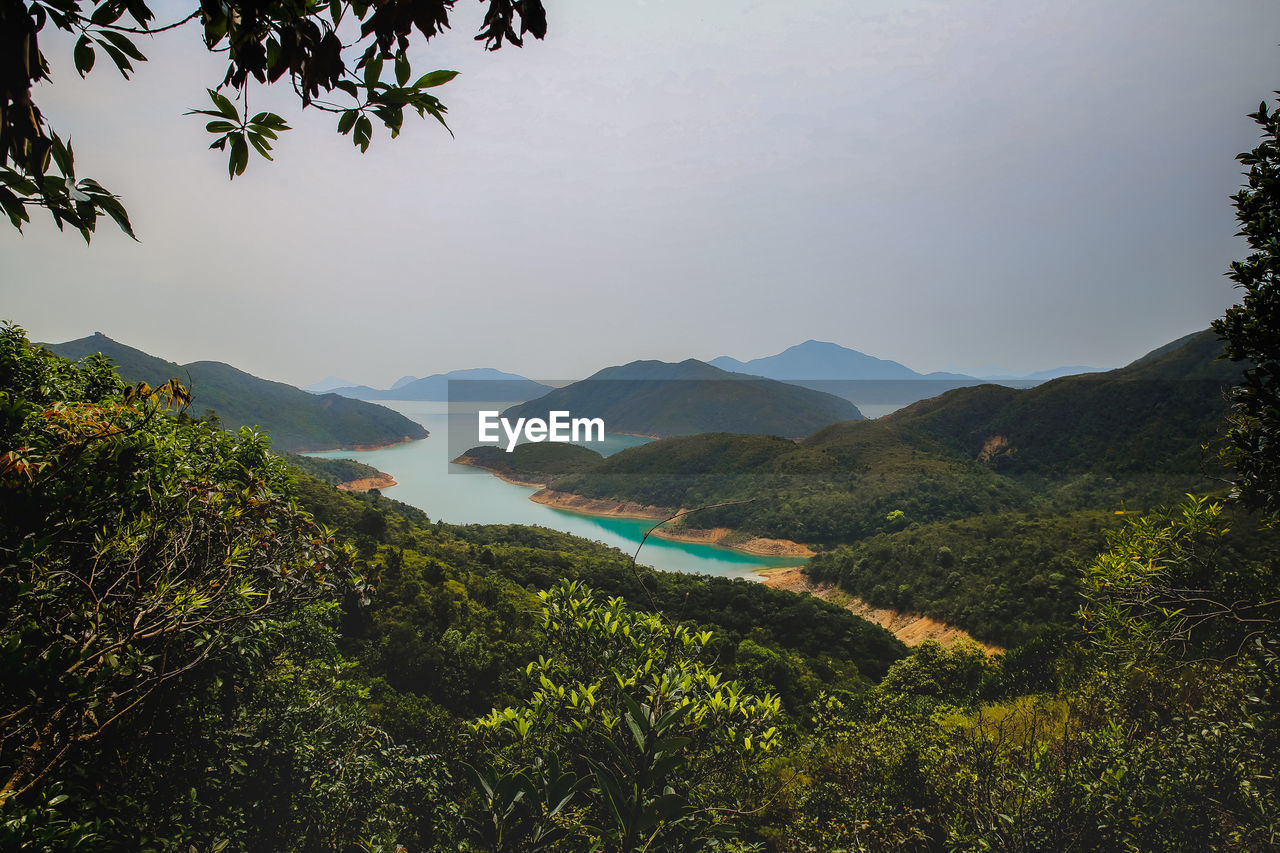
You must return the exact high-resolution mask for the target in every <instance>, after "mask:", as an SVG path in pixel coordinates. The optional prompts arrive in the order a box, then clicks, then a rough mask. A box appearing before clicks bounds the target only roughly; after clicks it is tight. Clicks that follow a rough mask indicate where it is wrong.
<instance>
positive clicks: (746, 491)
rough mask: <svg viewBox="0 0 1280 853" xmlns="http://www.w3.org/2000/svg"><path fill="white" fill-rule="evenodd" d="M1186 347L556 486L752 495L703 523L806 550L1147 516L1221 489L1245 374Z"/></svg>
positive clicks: (684, 444) (1208, 340) (677, 447)
mask: <svg viewBox="0 0 1280 853" xmlns="http://www.w3.org/2000/svg"><path fill="white" fill-rule="evenodd" d="M1178 344H1179V345H1178V346H1176V347H1174V348H1173V349H1162V351H1157V353H1156V354H1154V355H1151V356H1146V357H1144V358H1142V359H1139V360H1138V361H1136V362H1134V363H1133V364H1131V365H1129V366H1128V367H1124V368H1121V369H1119V370H1114V371H1110V372H1108V373H1100V374H1087V375H1082V376H1074V377H1065V378H1062V379H1057V380H1054V381H1052V382H1048V383H1045V384H1044V385H1041V386H1038V387H1036V388H1032V389H1027V390H1014V389H1010V388H1005V387H1001V386H995V385H983V386H978V387H974V388H961V389H957V390H954V391H950V392H948V393H946V394H943V395H941V396H939V397H937V398H934V399H932V400H927V401H922V402H919V403H916V404H915V405H913V406H911V407H909V408H907V409H904V410H902V411H899V412H895V413H894V414H892V415H889V416H887V417H884V418H880V419H877V420H874V421H854V422H848V423H841V424H836V425H833V426H830V427H827V428H826V429H823V430H821V431H819V432H817V433H815V434H814V435H812V436H810V437H809V438H807V439H805V440H804V441H802V442H800V443H799V444H795V443H792V442H788V441H778V440H770V439H764V438H761V437H750V436H733V435H724V434H714V435H698V436H690V437H686V438H677V439H668V440H665V441H660V442H653V443H651V444H648V445H645V446H643V447H636V448H631V449H629V450H625V451H623V452H621V453H618V454H615V455H613V456H611V457H609V458H608V459H606V460H604V461H603V462H602V463H600V464H599V465H598V466H596V467H595V468H593V469H591V470H589V471H586V472H582V473H578V474H571V475H567V476H564V477H561V478H559V479H557V480H555V481H554V482H553V483H552V484H551V487H552V488H554V489H556V490H560V491H566V492H572V493H575V494H582V495H586V496H589V497H594V498H605V499H617V500H629V501H637V502H639V503H644V504H648V505H653V506H663V507H672V508H676V507H693V506H702V505H706V504H711V503H717V502H721V501H731V500H741V499H745V498H754V499H755V500H754V501H753V502H752V503H751V504H748V505H745V506H735V507H727V508H724V509H719V510H713V511H708V512H705V513H702V514H700V515H699V516H698V525H699V526H702V527H713V526H715V527H721V526H723V527H733V528H737V529H740V530H742V531H744V532H747V533H750V534H753V535H758V536H771V537H780V538H784V539H794V540H797V541H801V542H807V543H811V544H835V543H840V542H853V541H857V540H859V539H861V538H863V537H866V536H869V535H872V534H875V533H877V532H881V531H886V530H893V529H897V528H900V527H904V526H906V525H908V524H910V523H912V522H920V523H928V522H934V521H942V520H948V519H960V518H968V517H972V516H977V515H983V514H987V513H995V512H1005V511H1010V510H1026V509H1035V510H1037V511H1044V510H1050V511H1055V512H1058V511H1063V512H1068V511H1077V510H1087V509H1106V510H1114V509H1120V508H1122V506H1127V507H1128V508H1130V509H1141V508H1143V507H1148V506H1153V505H1155V504H1160V503H1164V502H1167V501H1170V500H1176V499H1177V498H1178V497H1179V496H1180V495H1182V494H1183V493H1185V492H1187V491H1190V490H1202V491H1203V490H1210V489H1213V488H1214V487H1215V485H1216V483H1215V480H1214V479H1213V476H1212V474H1213V472H1212V470H1210V463H1209V461H1208V460H1207V459H1206V458H1204V454H1203V453H1202V451H1201V445H1202V444H1203V443H1204V442H1205V441H1207V440H1209V439H1210V438H1211V437H1212V436H1213V434H1214V431H1215V429H1218V428H1219V427H1220V423H1221V418H1222V416H1223V415H1224V414H1225V412H1226V403H1225V400H1224V397H1223V392H1224V390H1225V387H1226V386H1227V385H1228V384H1230V383H1231V381H1232V378H1233V377H1234V376H1235V375H1236V370H1237V368H1235V367H1233V366H1231V365H1230V364H1228V363H1225V362H1219V361H1216V360H1215V359H1216V358H1217V355H1218V353H1219V352H1220V351H1221V345H1220V344H1219V343H1218V342H1217V341H1216V339H1214V337H1213V335H1212V333H1210V332H1203V333H1200V334H1198V335H1195V336H1192V337H1191V338H1189V339H1186V340H1184V341H1181V342H1178ZM890 517H891V518H890Z"/></svg>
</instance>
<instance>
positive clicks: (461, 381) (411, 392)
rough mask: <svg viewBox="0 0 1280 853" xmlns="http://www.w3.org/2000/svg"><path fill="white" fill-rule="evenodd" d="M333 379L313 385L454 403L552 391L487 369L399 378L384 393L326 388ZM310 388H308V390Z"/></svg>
mask: <svg viewBox="0 0 1280 853" xmlns="http://www.w3.org/2000/svg"><path fill="white" fill-rule="evenodd" d="M335 380H336V377H329V379H328V380H322V381H321V382H320V383H316V386H315V387H318V388H324V389H325V391H326V392H327V393H331V394H340V395H341V396H343V397H351V398H353V399H357V400H434V401H440V402H447V401H452V402H455V403H467V402H486V401H492V400H497V401H503V402H509V401H511V400H531V399H533V398H534V397H539V396H541V395H543V394H545V393H547V392H548V391H550V390H552V387H551V386H550V385H544V384H542V383H541V382H535V381H533V380H532V379H527V378H525V377H524V376H520V375H519V374H516V373H505V372H503V371H501V370H494V369H493V368H489V367H477V368H470V369H467V370H451V371H449V372H448V373H435V374H432V375H431V376H425V377H423V378H421V379H419V378H417V377H414V376H402V377H401V378H400V379H398V380H396V382H395V384H394V385H392V386H391V387H390V388H388V389H385V390H379V389H377V388H370V387H369V386H368V385H346V386H341V385H339V386H329V382H331V381H335ZM310 389H311V386H309V387H308V390H310Z"/></svg>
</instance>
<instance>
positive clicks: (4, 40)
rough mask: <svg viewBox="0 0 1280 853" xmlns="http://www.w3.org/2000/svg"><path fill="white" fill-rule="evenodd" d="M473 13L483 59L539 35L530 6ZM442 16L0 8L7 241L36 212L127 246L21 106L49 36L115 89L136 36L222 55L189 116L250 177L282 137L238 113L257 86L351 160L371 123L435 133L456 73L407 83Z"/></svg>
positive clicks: (105, 195) (244, 7)
mask: <svg viewBox="0 0 1280 853" xmlns="http://www.w3.org/2000/svg"><path fill="white" fill-rule="evenodd" d="M481 2H483V3H485V4H486V5H487V7H488V8H487V10H486V13H485V16H484V21H483V24H482V25H481V29H480V33H479V34H478V35H477V36H476V40H477V41H482V42H484V45H485V47H486V48H488V49H489V50H498V49H499V48H501V47H502V45H503V43H504V42H506V43H509V44H514V45H516V46H521V45H522V44H523V40H524V37H525V36H526V35H533V36H534V37H535V38H539V39H540V38H542V37H543V36H544V35H545V34H546V30H547V17H546V12H545V10H544V9H543V7H542V2H541V0H481ZM454 3H455V0H385V2H372V3H370V2H364V0H330V2H318V0H304V2H289V0H230V2H212V0H201V2H198V3H195V4H193V8H190V11H189V12H186V13H185V14H184V13H183V12H178V13H177V14H176V15H175V17H174V19H173V20H169V21H158V20H156V15H155V13H154V12H153V11H152V9H151V8H150V7H148V5H147V4H146V2H145V0H97V2H95V0H0V210H3V212H4V213H5V215H7V216H8V217H9V221H10V222H11V223H12V224H13V226H14V227H15V228H18V229H21V228H22V226H23V223H26V222H29V221H30V218H31V217H30V213H29V208H31V207H43V208H45V209H46V210H48V211H49V213H50V214H51V215H52V216H53V219H54V222H56V223H57V225H58V227H59V228H60V229H61V228H62V227H63V226H64V225H70V226H71V227H72V228H75V229H76V230H78V231H79V232H80V233H81V235H83V236H84V239H85V240H86V241H88V240H89V239H90V236H91V235H92V233H93V231H94V229H95V227H96V225H97V221H98V219H99V218H100V217H102V216H107V217H109V218H110V219H111V220H113V221H114V222H115V223H116V224H117V225H118V226H119V227H120V228H121V229H122V230H123V231H124V232H125V233H126V234H129V235H130V236H133V226H132V225H131V224H130V222H129V216H128V213H127V212H126V210H125V208H124V205H123V204H122V203H121V201H120V198H119V197H118V196H117V195H115V194H114V193H113V192H111V191H110V190H108V189H106V188H105V187H103V186H102V185H101V184H99V183H98V182H97V181H95V180H93V179H92V178H77V177H76V172H75V153H74V151H73V149H72V146H71V144H70V141H69V140H63V139H62V138H61V137H60V136H59V135H58V134H57V132H56V131H54V130H53V128H52V126H51V125H50V123H49V121H48V120H47V119H46V117H45V115H44V114H43V113H42V112H41V110H40V108H39V106H37V105H36V103H35V101H34V100H33V95H32V87H33V85H34V84H36V83H39V82H41V81H50V80H51V79H52V78H51V74H50V69H51V66H50V62H49V59H48V57H47V56H46V55H45V54H44V52H43V51H42V50H41V48H40V42H39V38H40V35H41V33H43V32H45V31H46V28H47V27H49V26H53V27H55V28H57V29H60V30H64V31H66V32H68V33H71V34H72V35H73V36H78V37H77V38H76V42H75V47H74V49H73V51H72V56H71V59H72V63H73V65H74V67H75V69H76V71H77V72H79V74H80V75H81V76H84V75H86V74H88V73H89V72H90V71H92V70H93V68H94V67H95V65H96V64H97V59H98V56H99V54H100V53H101V54H104V55H105V56H106V57H107V59H109V60H110V61H111V63H112V64H113V65H114V66H115V67H116V69H117V70H118V71H119V72H120V73H121V74H122V75H123V76H124V77H125V78H126V79H128V77H129V75H130V73H132V72H133V70H134V63H135V62H144V61H146V56H145V55H144V54H143V53H142V51H141V50H139V48H138V46H137V43H136V37H137V36H140V35H141V36H151V35H157V34H160V33H164V32H168V31H170V30H179V29H188V28H190V27H198V28H200V30H201V35H202V40H203V48H204V49H206V50H208V51H211V52H214V53H219V54H225V56H226V57H227V69H226V73H225V75H224V76H223V78H222V79H221V80H219V81H211V82H213V83H214V84H215V85H214V87H213V88H210V89H208V98H209V101H210V103H209V104H208V106H206V107H205V108H204V109H196V110H192V111H191V112H192V114H196V115H202V116H205V117H207V118H208V119H209V121H208V123H207V124H206V129H207V130H208V131H209V133H210V134H212V135H213V137H214V138H213V142H212V143H211V145H210V147H211V148H216V149H219V150H222V151H226V152H227V171H228V174H229V175H230V176H231V177H232V178H234V177H235V176H236V175H239V174H242V173H243V172H244V170H245V168H246V167H247V166H248V163H249V157H250V149H253V150H255V151H257V152H258V154H259V155H261V156H262V157H265V158H266V159H268V160H270V159H271V143H272V142H273V141H274V140H275V139H276V138H277V137H278V136H279V134H280V133H282V132H284V131H286V130H289V125H288V123H287V121H286V120H285V118H284V117H282V116H280V115H277V114H275V113H273V112H266V111H263V112H257V113H254V114H252V115H251V114H250V113H249V110H248V109H247V104H248V98H247V92H248V90H249V88H250V87H251V86H252V85H253V84H255V83H256V84H260V85H270V84H275V83H280V82H282V81H283V82H286V84H287V85H288V86H290V87H291V88H292V89H293V91H294V93H295V94H296V95H297V98H298V100H299V102H300V104H301V106H302V107H303V108H312V109H317V110H322V111H324V112H330V113H333V114H334V115H335V116H336V119H337V130H338V132H339V133H342V134H345V135H349V136H350V137H351V139H352V142H353V143H354V144H355V146H356V147H357V148H359V149H360V150H361V151H362V152H363V151H366V150H368V148H369V144H370V141H371V140H372V138H373V129H374V122H375V121H376V122H378V123H380V124H381V125H382V126H383V127H385V128H386V129H387V131H389V132H390V134H391V136H392V137H393V138H394V137H395V136H397V135H398V134H399V133H400V129H401V127H402V126H403V123H404V117H405V112H406V110H410V111H413V112H416V113H417V114H418V115H419V116H428V115H429V116H431V117H433V118H435V119H436V120H438V121H439V122H440V123H441V124H445V119H444V117H445V113H446V107H445V105H444V104H442V103H441V102H440V100H439V99H438V98H437V97H436V96H435V95H434V94H432V92H431V90H433V89H435V88H436V87H438V86H440V85H442V84H444V83H447V82H449V81H450V80H452V79H453V78H454V77H455V76H457V72H456V71H448V70H434V71H429V72H427V73H425V74H422V73H416V72H415V71H414V69H413V67H412V63H411V61H410V59H409V48H410V45H411V44H412V43H413V42H414V41H415V40H421V41H423V42H425V41H428V40H430V39H431V38H433V37H434V36H436V35H438V34H439V33H441V32H442V31H444V30H445V29H447V28H448V27H449V12H450V11H451V10H452V8H453V6H454ZM237 101H239V102H240V105H239V106H237V103H236V102H237ZM445 127H446V128H447V127H448V125H445Z"/></svg>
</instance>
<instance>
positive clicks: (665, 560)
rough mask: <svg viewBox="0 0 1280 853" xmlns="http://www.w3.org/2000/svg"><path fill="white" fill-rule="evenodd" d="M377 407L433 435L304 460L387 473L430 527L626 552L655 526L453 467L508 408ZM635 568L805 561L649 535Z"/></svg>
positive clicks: (600, 446) (751, 570)
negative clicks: (551, 500) (524, 532)
mask: <svg viewBox="0 0 1280 853" xmlns="http://www.w3.org/2000/svg"><path fill="white" fill-rule="evenodd" d="M379 404H380V405H383V406H386V407H387V408H390V409H395V410H396V411H397V412H400V413H401V414H403V415H404V416H406V417H408V418H411V419H412V420H415V421H417V422H418V423H420V424H422V425H423V426H425V427H426V428H427V429H428V430H429V431H430V433H431V435H430V437H428V438H425V439H423V440H421V441H411V442H407V443H405V444H397V445H395V446H393V447H386V448H382V449H380V450H362V451H354V450H335V451H328V452H320V453H310V454H307V455H309V456H322V457H324V456H327V457H333V458H341V459H356V460H358V461H360V462H364V463H365V464H367V465H372V466H373V467H375V468H377V469H378V470H379V471H383V472H385V473H387V474H390V475H391V476H392V477H393V478H394V479H395V480H396V483H397V485H395V486H392V487H390V488H386V489H383V490H382V493H383V494H384V495H386V496H387V497H389V498H394V499H396V500H398V501H403V502H404V503H407V504H409V505H411V506H415V507H417V508H419V509H421V510H422V511H424V512H425V513H427V515H428V516H430V518H431V519H432V520H433V521H437V520H438V521H444V522H448V523H450V524H535V525H541V526H543V527H549V528H552V529H553V530H561V531H564V532H565V533H572V534H574V535H575V536H582V537H584V538H586V539H592V540H595V541H598V542H603V543H605V544H606V545H611V546H613V547H615V548H619V549H621V550H622V551H623V552H625V553H627V554H634V553H635V551H636V548H637V547H638V546H639V545H640V540H641V538H642V537H643V536H644V534H645V531H647V530H648V529H649V528H650V527H652V526H653V524H654V522H652V521H648V520H645V519H636V518H616V517H609V516H592V515H584V514H581V513H574V512H568V511H566V510H560V509H553V508H552V507H549V506H545V505H543V504H539V503H534V502H533V501H531V500H529V496H530V495H531V494H533V493H534V492H535V491H537V489H534V488H531V487H528V486H517V485H514V484H512V483H508V482H505V481H503V480H500V479H498V478H497V477H495V476H493V475H492V474H490V473H489V472H488V471H484V470H482V469H479V468H472V467H469V466H466V465H455V464H453V463H452V462H450V460H451V459H455V458H457V457H458V456H459V455H461V454H462V453H463V452H464V451H466V450H467V449H469V448H471V447H474V446H475V445H476V444H477V441H476V440H475V437H476V412H477V411H479V410H481V409H496V410H501V409H504V408H506V407H507V406H508V405H511V404H510V403H501V402H499V403H467V404H465V405H464V406H460V405H459V404H457V403H454V404H452V405H451V404H449V403H444V402H435V401H417V400H403V401H402V400H390V401H382V400H380V401H379ZM450 427H452V429H450ZM646 441H648V439H645V438H641V437H639V436H631V435H620V434H616V433H607V434H606V435H605V441H604V442H592V443H591V444H588V445H587V446H589V447H591V449H593V450H596V451H597V452H599V453H602V454H603V455H605V456H608V455H610V454H612V453H616V452H618V451H620V450H623V449H624V448H626V447H632V446H635V445H637V444H643V443H644V442H646ZM639 562H640V563H642V564H644V565H648V566H653V567H654V568H655V569H659V570H661V571H673V572H689V573H692V574H706V575H720V576H727V577H745V578H753V577H755V572H757V571H759V570H760V569H763V568H769V567H773V566H798V565H802V564H803V563H804V562H805V560H804V559H803V558H794V557H792V558H788V557H762V556H756V555H754V554H744V553H742V552H740V551H734V550H732V549H729V548H720V547H717V546H714V545H704V544H697V543H690V542H673V541H670V540H667V539H658V538H656V537H653V536H650V537H649V539H648V540H647V541H646V542H645V543H644V547H643V548H642V549H641V551H640V557H639Z"/></svg>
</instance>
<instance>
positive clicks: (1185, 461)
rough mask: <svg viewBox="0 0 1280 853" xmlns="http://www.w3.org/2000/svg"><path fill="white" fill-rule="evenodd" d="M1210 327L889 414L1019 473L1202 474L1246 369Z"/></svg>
mask: <svg viewBox="0 0 1280 853" xmlns="http://www.w3.org/2000/svg"><path fill="white" fill-rule="evenodd" d="M1221 353H1222V343H1221V342H1220V341H1219V340H1218V339H1217V336H1216V335H1215V334H1214V333H1213V332H1212V331H1210V330H1208V329H1206V330H1205V331H1202V332H1198V333H1196V334H1193V335H1188V336H1187V337H1185V338H1181V339H1179V340H1177V341H1174V342H1173V343H1171V344H1168V345H1166V346H1164V347H1160V348H1159V349H1157V350H1155V351H1154V352H1152V353H1149V354H1147V355H1145V356H1143V357H1142V358H1139V359H1137V360H1136V361H1134V362H1133V363H1131V364H1129V365H1127V366H1126V367H1122V368H1119V369H1117V370H1111V371H1106V372H1101V373H1087V374H1081V375H1077V376H1066V377H1063V378H1061V379H1055V380H1052V381H1050V382H1046V383H1045V384H1043V385H1039V386H1037V387H1035V388H1029V389H1025V390H1016V389H1012V388H1006V387H1004V386H1000V385H980V386H977V387H974V388H962V389H957V390H955V391H952V392H949V393H947V394H943V395H941V396H939V397H935V398H933V399H930V400H924V401H921V402H919V403H916V404H914V405H913V406H910V407H908V408H906V409H903V410H901V411H898V412H895V413H893V414H892V415H889V416H888V417H886V418H884V419H883V420H882V427H881V428H882V429H885V430H889V431H894V432H897V433H898V434H900V435H902V436H903V437H904V439H905V440H907V441H910V442H914V443H916V444H921V443H927V442H929V441H936V442H938V443H939V444H940V445H942V446H943V447H944V448H946V449H948V450H952V451H955V452H957V453H958V454H959V455H961V456H963V457H964V458H966V459H971V460H974V459H976V460H980V461H982V462H984V463H986V464H987V465H988V466H990V467H991V468H992V469H993V470H995V471H998V472H1001V473H1006V474H1010V475H1014V476H1019V477H1025V476H1038V477H1043V478H1049V479H1061V478H1062V477H1064V476H1067V475H1072V474H1082V473H1085V472H1095V473H1099V474H1106V475H1115V474H1117V473H1124V472H1129V471H1139V472H1140V471H1162V472H1164V473H1173V472H1182V473H1186V474H1189V475H1191V474H1196V473H1198V472H1200V471H1201V470H1202V465H1201V457H1202V453H1201V450H1200V448H1201V445H1202V444H1203V443H1204V442H1206V441H1208V440H1209V439H1210V438H1211V437H1212V436H1214V435H1215V434H1216V432H1217V431H1218V430H1219V428H1220V426H1221V424H1220V421H1221V418H1222V417H1223V415H1224V414H1225V412H1226V409H1227V407H1226V400H1225V397H1224V393H1223V392H1224V391H1225V389H1226V388H1227V387H1228V386H1230V385H1232V384H1234V383H1235V382H1237V381H1238V380H1239V377H1240V368H1239V367H1238V366H1237V365H1235V364H1232V363H1231V362H1227V361H1219V360H1218V356H1219V355H1220V354H1221ZM866 432H867V429H866V428H865V427H863V426H862V425H858V424H839V425H835V426H832V427H830V428H828V429H825V430H823V431H821V432H819V433H817V434H815V435H813V436H812V437H810V438H809V439H808V440H807V441H806V442H805V444H806V445H807V446H810V447H814V448H822V449H827V450H830V451H831V452H835V453H839V452H840V450H841V449H842V448H845V447H847V446H848V445H850V444H851V443H852V444H856V443H857V442H858V441H859V440H860V437H861V436H862V435H865V434H866Z"/></svg>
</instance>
